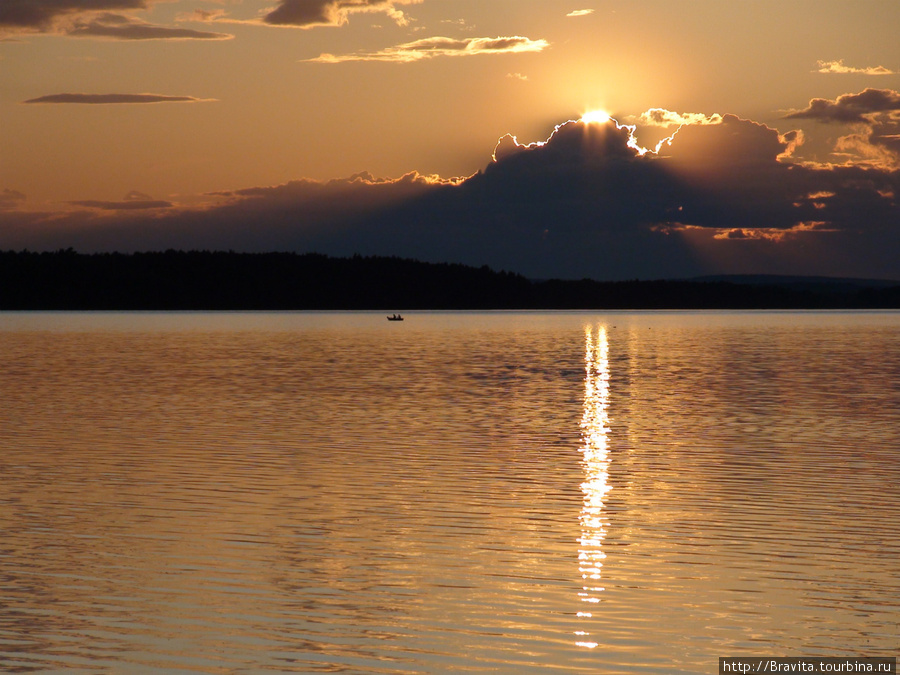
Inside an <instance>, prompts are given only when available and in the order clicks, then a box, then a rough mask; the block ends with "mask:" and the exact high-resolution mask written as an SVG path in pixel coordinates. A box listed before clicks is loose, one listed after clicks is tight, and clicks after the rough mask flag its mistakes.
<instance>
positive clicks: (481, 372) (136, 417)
mask: <svg viewBox="0 0 900 675" xmlns="http://www.w3.org/2000/svg"><path fill="white" fill-rule="evenodd" d="M0 364H2V365H0V670H4V671H8V672H53V671H56V672H66V673H79V672H83V673H103V672H109V673H264V672H278V673H317V672H345V673H442V672H492V673H531V672H547V673H549V672H554V673H555V672H574V673H587V672H598V673H711V672H715V670H716V668H717V657H718V656H733V655H751V654H752V655H757V654H768V655H776V656H800V655H804V656H806V655H815V656H849V655H870V656H896V655H897V652H898V651H900V628H898V626H900V562H898V554H900V491H898V479H900V313H776V312H772V313H678V312H671V313H653V312H648V313H609V314H591V313H532V314H518V313H483V314H479V313H472V314H467V313H417V314H412V315H410V316H408V317H407V320H406V321H405V322H403V323H399V324H395V323H388V322H386V321H385V320H384V316H383V314H368V313H347V314H302V313H299V314H291V313H287V314H267V313H262V314H185V315H179V314H152V313H150V314H0Z"/></svg>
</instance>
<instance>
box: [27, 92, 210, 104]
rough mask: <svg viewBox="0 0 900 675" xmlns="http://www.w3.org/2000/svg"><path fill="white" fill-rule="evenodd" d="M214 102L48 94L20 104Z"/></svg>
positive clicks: (185, 98) (145, 96)
mask: <svg viewBox="0 0 900 675" xmlns="http://www.w3.org/2000/svg"><path fill="white" fill-rule="evenodd" d="M208 101H215V99H211V98H195V97H193V96H166V95H163V94H49V95H47V96H38V97H37V98H31V99H28V100H27V101H22V103H86V104H93V105H108V104H123V103H125V104H131V103H202V102H208Z"/></svg>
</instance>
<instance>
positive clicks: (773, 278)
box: [687, 274, 900, 290]
mask: <svg viewBox="0 0 900 675" xmlns="http://www.w3.org/2000/svg"><path fill="white" fill-rule="evenodd" d="M687 281H698V282H701V283H709V282H718V281H724V282H727V283H730V284H750V285H754V286H782V287H786V288H822V287H828V288H831V289H836V288H838V287H840V288H843V289H846V290H849V289H859V288H889V287H891V286H900V281H895V280H888V279H854V278H845V277H803V276H788V275H780V274H717V275H710V276H702V277H692V278H690V279H687Z"/></svg>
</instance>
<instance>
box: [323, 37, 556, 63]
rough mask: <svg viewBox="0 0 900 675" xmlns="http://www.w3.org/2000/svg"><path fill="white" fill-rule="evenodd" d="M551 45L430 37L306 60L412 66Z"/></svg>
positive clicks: (502, 39)
mask: <svg viewBox="0 0 900 675" xmlns="http://www.w3.org/2000/svg"><path fill="white" fill-rule="evenodd" d="M549 46H550V43H548V42H547V41H546V40H531V39H529V38H526V37H520V36H513V37H495V38H465V39H457V38H449V37H430V38H423V39H421V40H415V41H413V42H406V43H404V44H401V45H397V46H396V47H388V48H387V49H382V50H381V51H378V52H361V53H357V54H344V55H335V54H321V55H320V56H318V57H316V58H314V59H308V61H311V62H315V63H344V62H346V61H392V62H397V63H411V62H413V61H421V60H423V59H431V58H434V57H436V56H475V55H477V54H516V53H522V52H539V51H542V50H544V49H546V48H547V47H549Z"/></svg>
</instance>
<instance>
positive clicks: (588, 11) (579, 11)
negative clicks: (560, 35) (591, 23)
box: [566, 9, 594, 16]
mask: <svg viewBox="0 0 900 675" xmlns="http://www.w3.org/2000/svg"><path fill="white" fill-rule="evenodd" d="M593 13H594V10H592V9H576V10H574V11H571V12H569V13H568V14H566V16H587V15H588V14H593Z"/></svg>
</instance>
